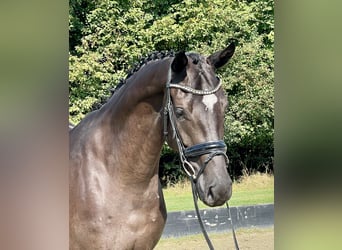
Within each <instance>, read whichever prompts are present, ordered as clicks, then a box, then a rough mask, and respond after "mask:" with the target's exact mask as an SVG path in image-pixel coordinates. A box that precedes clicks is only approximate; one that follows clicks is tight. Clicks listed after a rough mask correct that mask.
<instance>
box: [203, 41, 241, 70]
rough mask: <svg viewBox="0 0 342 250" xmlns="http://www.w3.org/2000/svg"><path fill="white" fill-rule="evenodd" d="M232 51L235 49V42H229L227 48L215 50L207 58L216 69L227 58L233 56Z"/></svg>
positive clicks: (225, 61)
mask: <svg viewBox="0 0 342 250" xmlns="http://www.w3.org/2000/svg"><path fill="white" fill-rule="evenodd" d="M234 51H235V43H234V42H232V43H231V44H229V46H228V47H227V48H225V49H224V50H220V51H218V52H215V53H214V54H212V55H211V56H209V57H208V59H209V61H210V62H211V64H212V65H214V66H215V68H217V69H218V68H220V67H222V66H223V65H225V64H226V63H227V62H228V61H229V59H230V58H231V57H232V56H233V54H234Z"/></svg>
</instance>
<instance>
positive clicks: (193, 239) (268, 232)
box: [155, 227, 274, 250]
mask: <svg viewBox="0 0 342 250" xmlns="http://www.w3.org/2000/svg"><path fill="white" fill-rule="evenodd" d="M209 237H210V240H211V241H212V243H213V245H214V247H215V249H217V250H220V249H235V246H234V242H233V236H232V234H231V232H225V233H212V234H210V236H209ZM236 237H237V240H238V243H239V247H240V249H247V250H248V249H250V250H271V249H274V228H273V227H271V228H254V229H238V230H237V231H236ZM155 249H156V250H159V249H173V250H201V249H208V246H207V243H206V242H205V240H204V238H203V235H201V234H197V235H190V236H185V237H180V238H162V239H161V240H160V241H159V243H158V244H157V246H156V248H155Z"/></svg>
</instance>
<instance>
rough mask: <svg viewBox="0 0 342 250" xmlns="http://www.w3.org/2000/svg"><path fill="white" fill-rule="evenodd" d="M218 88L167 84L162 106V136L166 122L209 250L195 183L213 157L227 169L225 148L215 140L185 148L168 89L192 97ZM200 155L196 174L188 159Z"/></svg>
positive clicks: (210, 92) (166, 131)
mask: <svg viewBox="0 0 342 250" xmlns="http://www.w3.org/2000/svg"><path fill="white" fill-rule="evenodd" d="M220 87H221V82H220V83H219V84H218V86H216V87H215V88H214V89H212V90H197V89H193V88H191V87H188V86H183V85H180V84H172V83H167V84H166V90H165V94H166V101H165V105H164V136H165V137H166V136H167V135H168V122H170V125H171V129H172V133H173V136H174V138H175V140H176V143H177V147H178V153H179V158H180V161H181V164H182V167H183V169H184V171H185V173H186V174H187V175H188V177H189V179H190V181H191V188H192V195H193V199H194V205H195V209H196V214H197V218H198V221H199V224H200V226H201V229H202V233H203V235H204V237H205V239H206V241H207V244H208V246H209V249H211V250H212V249H214V247H213V245H212V243H211V241H210V239H209V237H208V234H207V232H206V230H205V227H204V225H203V221H202V218H201V215H200V213H199V209H198V204H197V201H198V191H197V188H196V182H197V180H198V178H199V176H200V175H201V174H202V173H203V172H204V170H205V168H206V167H207V165H208V163H209V162H210V161H211V160H212V159H213V158H214V157H215V156H223V157H224V158H225V160H226V165H227V167H228V162H229V160H228V156H227V154H226V151H227V146H226V144H225V143H224V141H223V140H217V141H209V142H204V143H200V144H196V145H193V146H190V147H185V146H184V144H183V141H182V139H181V136H180V133H179V131H178V128H177V124H176V120H175V117H176V116H175V112H174V108H173V104H172V100H171V93H170V89H171V88H178V89H181V90H183V91H185V92H189V93H192V94H194V95H211V94H214V93H215V92H216V91H218V90H219V89H220ZM202 155H208V157H207V159H206V160H205V161H204V163H203V165H202V166H201V167H200V169H199V171H198V172H197V173H196V171H195V169H194V167H193V166H192V165H191V163H190V162H189V160H188V159H193V158H196V157H200V156H202ZM226 206H227V211H228V216H229V218H230V222H231V226H232V231H233V238H234V244H235V248H236V249H237V250H239V246H238V242H237V239H236V235H235V230H234V226H233V222H232V217H231V214H230V209H229V206H228V203H227V202H226Z"/></svg>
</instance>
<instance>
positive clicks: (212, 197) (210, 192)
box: [207, 186, 214, 201]
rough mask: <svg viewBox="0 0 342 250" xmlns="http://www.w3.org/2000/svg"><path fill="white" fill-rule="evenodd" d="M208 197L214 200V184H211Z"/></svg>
mask: <svg viewBox="0 0 342 250" xmlns="http://www.w3.org/2000/svg"><path fill="white" fill-rule="evenodd" d="M207 198H208V200H209V201H214V192H213V186H210V187H209V188H208V195H207Z"/></svg>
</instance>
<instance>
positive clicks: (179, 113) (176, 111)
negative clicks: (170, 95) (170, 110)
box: [175, 108, 184, 118]
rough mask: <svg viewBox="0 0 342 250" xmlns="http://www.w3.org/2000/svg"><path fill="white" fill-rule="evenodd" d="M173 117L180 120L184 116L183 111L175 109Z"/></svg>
mask: <svg viewBox="0 0 342 250" xmlns="http://www.w3.org/2000/svg"><path fill="white" fill-rule="evenodd" d="M175 115H176V117H177V118H182V117H183V115H184V109H182V108H176V109H175Z"/></svg>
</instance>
